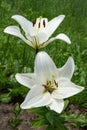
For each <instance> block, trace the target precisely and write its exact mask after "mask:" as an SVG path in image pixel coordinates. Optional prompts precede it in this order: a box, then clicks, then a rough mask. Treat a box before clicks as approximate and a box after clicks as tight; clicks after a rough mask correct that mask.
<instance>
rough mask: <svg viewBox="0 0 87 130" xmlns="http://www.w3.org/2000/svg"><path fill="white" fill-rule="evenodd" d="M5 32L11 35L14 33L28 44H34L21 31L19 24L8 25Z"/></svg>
mask: <svg viewBox="0 0 87 130" xmlns="http://www.w3.org/2000/svg"><path fill="white" fill-rule="evenodd" d="M4 32H5V33H8V34H11V35H14V36H16V37H19V38H20V39H22V40H23V41H24V42H26V43H27V44H28V45H30V46H31V47H33V46H32V43H31V42H29V41H28V40H27V39H26V38H25V37H24V36H23V35H22V34H21V32H20V29H19V27H17V26H8V27H6V28H5V29H4Z"/></svg>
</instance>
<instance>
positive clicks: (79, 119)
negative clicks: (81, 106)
mask: <svg viewBox="0 0 87 130" xmlns="http://www.w3.org/2000/svg"><path fill="white" fill-rule="evenodd" d="M62 117H64V118H65V121H67V122H69V123H71V124H72V125H73V126H75V127H78V128H80V127H84V126H87V114H72V113H68V114H63V115H62Z"/></svg>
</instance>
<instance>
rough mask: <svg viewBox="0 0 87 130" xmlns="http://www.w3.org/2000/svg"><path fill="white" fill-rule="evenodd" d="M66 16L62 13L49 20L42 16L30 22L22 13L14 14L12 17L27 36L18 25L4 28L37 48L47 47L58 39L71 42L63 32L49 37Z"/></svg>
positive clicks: (6, 31)
mask: <svg viewBox="0 0 87 130" xmlns="http://www.w3.org/2000/svg"><path fill="white" fill-rule="evenodd" d="M64 17H65V16H64V15H60V16H58V17H55V18H54V19H52V20H51V21H49V22H48V19H47V18H42V17H40V18H37V19H36V20H35V21H33V22H30V21H28V20H27V19H26V18H24V17H23V16H21V15H14V16H12V18H13V19H14V20H16V21H17V22H18V23H19V25H20V26H21V28H22V29H23V31H24V33H25V36H23V35H22V33H21V31H20V28H19V27H18V26H8V27H6V28H5V29H4V32H5V33H8V34H11V35H14V36H17V37H19V38H20V39H22V40H23V41H24V42H25V43H27V44H28V45H30V46H31V47H33V48H34V49H37V50H38V49H40V48H43V47H45V46H46V45H48V44H49V43H50V42H52V41H54V40H56V39H60V40H63V41H65V42H67V43H68V44H70V43H71V41H70V39H69V37H68V36H67V35H65V34H63V33H60V34H58V35H57V36H56V37H52V38H50V39H49V37H50V36H51V35H52V34H53V33H54V31H55V30H56V29H57V27H58V26H59V25H60V23H61V22H62V21H63V19H64Z"/></svg>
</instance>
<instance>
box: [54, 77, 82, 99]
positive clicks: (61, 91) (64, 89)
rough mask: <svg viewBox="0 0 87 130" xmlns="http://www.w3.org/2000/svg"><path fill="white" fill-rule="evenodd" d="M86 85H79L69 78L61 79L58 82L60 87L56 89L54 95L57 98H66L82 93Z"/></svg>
mask: <svg viewBox="0 0 87 130" xmlns="http://www.w3.org/2000/svg"><path fill="white" fill-rule="evenodd" d="M83 89H84V87H81V86H78V85H76V84H74V83H72V82H71V81H69V80H68V79H63V78H62V79H61V80H60V81H59V84H58V89H57V90H54V91H53V93H52V97H53V98H56V99H65V98H68V97H71V96H73V95H75V94H77V93H80V92H81V91H82V90H83Z"/></svg>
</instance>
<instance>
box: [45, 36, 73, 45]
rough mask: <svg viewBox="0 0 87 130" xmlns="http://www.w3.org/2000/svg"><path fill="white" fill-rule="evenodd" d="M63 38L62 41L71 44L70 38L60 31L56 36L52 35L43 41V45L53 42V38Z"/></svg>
mask: <svg viewBox="0 0 87 130" xmlns="http://www.w3.org/2000/svg"><path fill="white" fill-rule="evenodd" d="M58 39H59V40H63V41H64V42H66V43H68V44H71V41H70V38H69V37H68V36H67V35H65V34H63V33H60V34H59V35H57V36H56V37H52V38H50V39H49V40H48V41H47V42H45V43H44V45H43V46H44V47H45V46H47V45H48V44H49V43H50V42H53V41H55V40H58Z"/></svg>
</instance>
